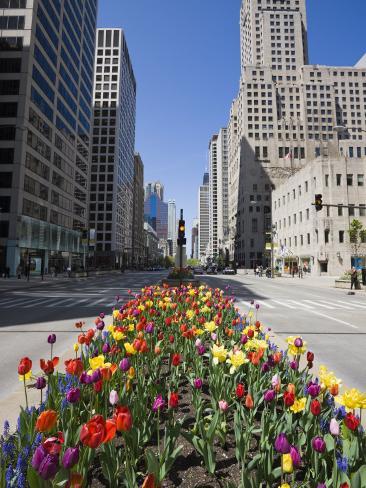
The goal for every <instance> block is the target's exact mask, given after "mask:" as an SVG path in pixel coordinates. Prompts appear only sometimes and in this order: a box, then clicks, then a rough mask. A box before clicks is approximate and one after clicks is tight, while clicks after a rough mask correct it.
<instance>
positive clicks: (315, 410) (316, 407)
mask: <svg viewBox="0 0 366 488" xmlns="http://www.w3.org/2000/svg"><path fill="white" fill-rule="evenodd" d="M310 411H311V413H312V414H313V415H315V416H318V415H320V413H321V411H322V406H321V405H320V402H319V400H312V402H311V403H310Z"/></svg>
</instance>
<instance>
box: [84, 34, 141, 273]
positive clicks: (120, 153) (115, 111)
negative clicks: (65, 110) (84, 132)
mask: <svg viewBox="0 0 366 488" xmlns="http://www.w3.org/2000/svg"><path fill="white" fill-rule="evenodd" d="M95 54H96V58H95V79H94V95H93V103H94V118H93V151H92V166H91V184H90V208H89V219H90V227H91V228H93V229H96V247H95V256H94V258H95V261H94V262H95V265H96V266H97V267H100V266H102V267H120V266H122V265H123V266H126V265H129V264H131V263H132V234H133V187H134V152H135V119H136V81H135V76H134V73H133V68H132V64H131V59H130V56H129V52H128V47H127V43H126V38H125V35H124V32H123V30H122V29H98V30H97V45H96V50H95Z"/></svg>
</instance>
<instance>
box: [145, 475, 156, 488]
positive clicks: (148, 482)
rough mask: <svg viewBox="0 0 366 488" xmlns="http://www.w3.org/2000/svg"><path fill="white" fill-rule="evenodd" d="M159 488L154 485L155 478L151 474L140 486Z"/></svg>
mask: <svg viewBox="0 0 366 488" xmlns="http://www.w3.org/2000/svg"><path fill="white" fill-rule="evenodd" d="M159 487H160V485H158V484H157V483H156V481H155V476H154V475H153V474H152V473H150V474H148V475H147V476H146V478H145V479H144V482H143V484H142V488H159Z"/></svg>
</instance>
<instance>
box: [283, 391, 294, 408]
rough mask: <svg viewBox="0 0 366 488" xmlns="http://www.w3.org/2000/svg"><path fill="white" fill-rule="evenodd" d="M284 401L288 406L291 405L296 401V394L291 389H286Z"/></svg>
mask: <svg viewBox="0 0 366 488" xmlns="http://www.w3.org/2000/svg"><path fill="white" fill-rule="evenodd" d="M283 401H284V404H285V406H286V407H291V406H292V405H293V404H294V403H295V394H294V393H292V392H290V391H285V393H284V394H283Z"/></svg>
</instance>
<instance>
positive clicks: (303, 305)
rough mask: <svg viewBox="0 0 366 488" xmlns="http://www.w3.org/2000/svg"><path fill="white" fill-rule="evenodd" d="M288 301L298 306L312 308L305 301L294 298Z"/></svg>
mask: <svg viewBox="0 0 366 488" xmlns="http://www.w3.org/2000/svg"><path fill="white" fill-rule="evenodd" d="M289 302H292V303H295V304H296V305H299V306H300V307H305V308H306V309H313V308H314V307H312V306H311V305H307V304H306V303H301V302H296V301H295V300H289Z"/></svg>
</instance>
